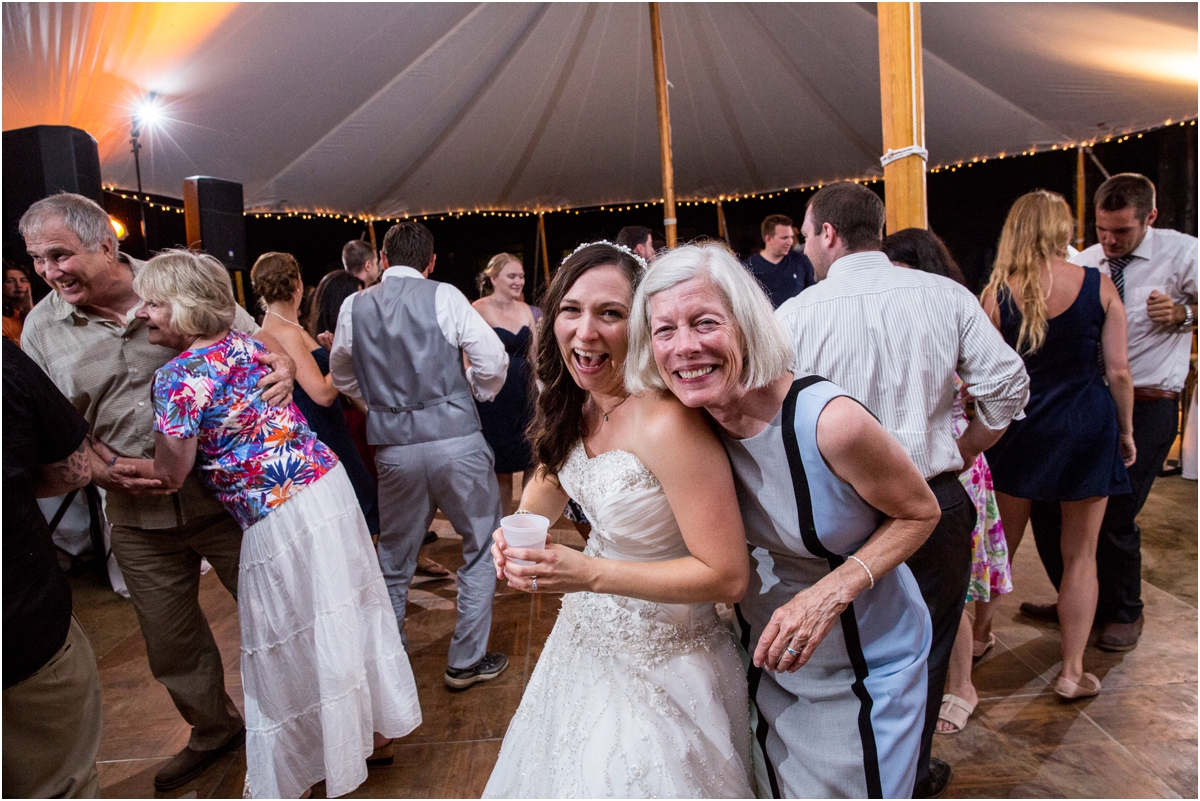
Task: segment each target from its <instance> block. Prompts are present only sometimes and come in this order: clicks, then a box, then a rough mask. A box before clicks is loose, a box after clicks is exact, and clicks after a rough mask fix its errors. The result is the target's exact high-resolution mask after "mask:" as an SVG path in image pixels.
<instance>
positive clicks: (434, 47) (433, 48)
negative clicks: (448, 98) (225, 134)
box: [261, 3, 488, 187]
mask: <svg viewBox="0 0 1200 801" xmlns="http://www.w3.org/2000/svg"><path fill="white" fill-rule="evenodd" d="M487 5H488V4H487V3H477V4H476V6H475V8H473V9H472V10H471V13H469V14H466V15H464V16H463V18H462V19H461V20H459V21H458V22H456V23H455V24H454V25H453V26H451V28H450V30H448V31H446V33H444V34H442V35H441V36H440V37H438V39H437V41H435V42H434V43H433V44H431V45H430V46H429V47H427V48H425V50H424V51H423V52H422V53H421V54H420V55H419V56H417V57H416V58H414V59H413V60H412V61H411V62H409V64H408V66H406V67H405V68H404V69H403V70H401V71H400V72H399V74H397V75H396V76H394V77H393V78H392V79H391V80H390V81H388V82H387V83H385V84H384V85H383V86H381V87H380V88H379V89H378V90H376V91H375V92H374V93H373V94H372V95H371V96H370V97H369V98H367V99H366V100H364V101H363V102H362V103H360V104H359V105H358V107H357V108H355V109H354V110H353V111H351V112H350V113H349V114H347V115H346V116H345V118H344V119H342V121H341V122H339V123H338V124H337V125H335V126H333V128H331V129H329V130H328V131H326V132H325V134H324V135H323V136H322V137H321V138H320V139H318V140H317V141H316V142H314V143H313V144H312V145H310V146H309V147H308V148H307V149H305V151H304V152H303V153H301V154H300V155H298V156H296V158H294V159H292V160H291V161H290V162H288V163H287V164H286V165H285V166H284V167H283V169H281V170H279V171H278V172H276V173H275V174H274V175H272V176H271V177H270V178H268V179H266V180H265V181H263V182H262V183H261V186H263V187H267V186H270V185H271V184H272V183H274V182H275V181H278V180H282V179H283V178H284V177H285V176H286V175H287V173H288V172H289V171H290V170H292V169H293V168H296V167H298V166H299V165H300V163H301V162H302V161H304V160H305V159H307V158H308V157H309V156H310V155H312V154H313V153H315V152H316V151H317V150H318V149H319V148H321V147H322V146H323V145H325V143H326V142H328V141H329V140H330V139H332V138H333V137H334V136H336V135H337V134H338V133H339V132H341V130H342V128H343V127H344V126H345V125H347V124H348V123H349V122H350V121H351V120H353V119H354V118H355V117H357V116H359V115H360V114H363V113H365V112H366V111H367V109H369V108H370V107H371V106H372V105H373V104H374V103H375V102H376V101H378V100H379V99H380V98H381V97H383V96H384V95H385V93H387V92H388V91H390V90H391V89H392V88H393V87H394V86H395V85H396V84H397V83H399V82H400V81H402V80H404V79H405V78H407V77H408V76H409V74H410V73H411V72H412V71H413V70H415V69H417V68H418V67H419V66H420V65H421V64H423V63H424V62H425V60H426V59H428V58H430V57H431V56H433V55H434V54H435V53H437V51H438V50H439V49H441V47H442V45H444V44H445V43H446V42H447V41H448V40H449V39H451V38H452V37H454V36H455V35H456V34H458V33H459V32H460V31H461V29H462V28H463V26H465V25H468V24H469V23H470V22H471V21H472V20H473V19H474V18H475V17H476V16H478V15H479V14H480V13H482V11H483V9H484V8H485V7H486V6H487Z"/></svg>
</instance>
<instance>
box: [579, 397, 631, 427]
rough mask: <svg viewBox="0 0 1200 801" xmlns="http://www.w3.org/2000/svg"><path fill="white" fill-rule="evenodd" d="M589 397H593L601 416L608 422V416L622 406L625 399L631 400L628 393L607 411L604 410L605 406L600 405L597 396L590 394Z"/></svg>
mask: <svg viewBox="0 0 1200 801" xmlns="http://www.w3.org/2000/svg"><path fill="white" fill-rule="evenodd" d="M588 397H590V398H591V399H592V403H593V404H594V405H595V406H596V410H597V411H598V412H600V416H601V417H603V418H604V422H606V423H607V422H608V416H609V415H610V414H612V413H613V412H615V411H616V410H617V407H618V406H620V405H621V404H622V403H624V402H625V401H627V400H629V396H628V395H626V396H625V397H623V398H621V399H620V400H619V401H617V402H616V403H614V404H613V407H612V408H611V409H609V410H608V411H607V412H606V411H604V407H603V406H601V405H600V402H599V401H598V400H596V397H595V396H594V395H589V396H588Z"/></svg>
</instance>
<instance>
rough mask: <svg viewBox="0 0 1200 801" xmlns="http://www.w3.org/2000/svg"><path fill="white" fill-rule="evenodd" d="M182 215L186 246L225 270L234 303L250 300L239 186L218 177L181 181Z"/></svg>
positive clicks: (198, 177)
mask: <svg viewBox="0 0 1200 801" xmlns="http://www.w3.org/2000/svg"><path fill="white" fill-rule="evenodd" d="M183 216H184V221H185V224H186V225H187V240H188V247H190V248H193V249H199V250H202V251H204V252H205V253H208V254H209V255H211V256H214V257H215V258H217V259H218V260H220V262H221V263H222V264H224V265H225V267H226V268H227V269H228V270H229V272H230V275H231V276H232V278H233V289H234V292H235V294H236V295H237V301H238V303H240V304H242V306H243V307H245V308H246V309H249V308H250V305H249V302H250V301H251V300H252V298H251V297H250V295H251V294H252V293H251V292H248V291H247V289H248V287H249V285H250V280H249V278H250V276H249V275H248V274H247V273H248V270H249V267H248V265H247V264H246V218H245V217H244V216H243V215H242V185H241V184H239V183H236V182H234V181H223V180H221V179H220V178H209V177H208V176H204V175H193V176H192V177H191V178H185V179H183Z"/></svg>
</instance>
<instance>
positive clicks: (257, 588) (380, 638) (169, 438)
mask: <svg viewBox="0 0 1200 801" xmlns="http://www.w3.org/2000/svg"><path fill="white" fill-rule="evenodd" d="M134 287H135V289H136V290H137V292H138V294H139V295H140V297H141V298H142V300H143V301H144V304H143V305H142V306H141V307H139V309H138V312H137V316H138V317H140V318H142V319H143V320H145V321H146V322H145V325H146V326H147V327H148V329H149V337H150V342H151V343H153V344H158V345H163V346H165V347H169V348H172V349H178V350H181V351H183V352H182V353H180V354H179V356H178V357H177V358H176V359H174V360H172V361H171V362H168V363H167V364H166V365H164V366H163V367H162V368H161V369H160V370H159V371H158V373H157V374H156V375H155V377H154V394H153V397H154V414H155V422H154V429H155V448H154V459H153V460H149V459H124V458H121V459H116V460H115V465H114V469H115V470H118V471H119V472H123V473H124V474H126V475H140V476H145V477H152V478H157V479H159V480H161V481H162V482H163V485H164V486H165V487H168V488H172V489H173V488H177V487H179V486H180V485H182V483H183V480H184V478H185V477H186V476H187V474H188V473H189V472H191V470H192V467H193V465H195V464H196V463H197V462H198V463H199V469H200V471H201V475H202V476H203V477H204V480H205V483H206V485H207V486H208V487H209V488H211V489H212V490H213V492H214V493H215V494H216V496H217V498H218V499H220V501H221V502H222V503H223V504H224V505H225V507H226V508H227V509H228V510H229V512H230V513H231V514H232V515H233V516H234V517H235V518H237V520H238V522H240V523H241V524H242V528H243V529H245V535H244V537H243V540H242V553H241V567H240V570H239V574H238V617H239V620H240V622H241V631H242V686H243V688H244V690H245V697H246V789H247V792H248V795H249V796H250V797H253V798H297V797H300V796H302V795H303V794H305V793H306V792H308V790H309V789H310V788H311V787H312V785H314V784H315V783H317V782H319V781H321V780H324V781H325V783H326V790H327V793H328V796H329V797H331V798H332V797H334V796H339V795H344V794H346V793H348V792H350V791H351V790H353V789H354V788H356V787H357V786H358V785H359V784H361V783H362V782H363V781H364V780H365V779H366V777H367V760H368V758H370V757H372V755H373V754H375V749H376V748H377V747H379V746H386V745H387V744H388V743H390V740H389V739H388V738H394V737H403V736H404V735H406V734H408V733H409V732H410V731H412V730H413V729H414V728H416V727H417V726H418V725H419V724H420V723H421V710H420V707H419V705H418V703H417V689H416V684H415V682H414V681H413V675H412V669H411V668H410V667H409V663H408V657H407V655H406V654H405V653H404V648H403V646H402V645H401V643H400V634H399V630H398V628H397V626H396V616H395V614H394V613H393V611H392V604H391V601H390V600H389V598H388V593H387V588H386V587H385V585H384V582H383V575H382V574H381V572H380V570H379V562H378V561H377V559H376V556H375V553H374V551H373V550H372V548H371V540H370V535H369V534H368V532H367V526H366V522H365V521H364V520H363V516H362V512H361V511H360V510H359V505H358V501H357V499H356V498H355V495H354V489H353V487H352V486H351V484H350V481H349V479H348V478H347V476H346V471H345V468H343V467H342V465H341V464H339V463H338V460H337V457H336V456H335V455H334V454H333V452H332V451H330V450H329V449H328V448H327V447H325V446H324V445H322V444H321V442H320V441H319V440H318V439H317V438H316V436H315V435H314V434H313V433H312V431H311V430H309V428H308V425H307V424H306V422H305V420H304V416H303V415H302V414H301V413H300V411H299V409H297V408H296V406H295V405H293V404H290V403H289V404H288V405H287V406H269V405H267V404H266V403H264V402H263V400H262V397H261V395H260V393H259V390H258V389H257V387H256V384H257V382H258V380H259V378H261V376H262V374H263V372H264V368H263V367H262V366H261V365H260V364H259V363H258V360H257V356H258V354H259V353H263V352H265V349H264V348H263V346H262V345H261V344H260V343H258V342H256V341H255V340H254V339H251V338H249V337H248V336H246V335H244V334H242V333H240V332H238V331H233V330H231V329H230V327H229V326H230V324H231V323H232V321H233V313H234V299H233V291H232V287H231V286H230V283H229V275H228V273H227V272H226V271H225V268H224V267H223V266H222V265H221V264H220V262H218V261H217V260H216V259H213V258H212V257H211V256H204V255H196V254H192V253H188V252H187V251H182V250H177V251H167V252H166V253H163V254H162V255H160V256H157V257H155V258H153V259H151V260H150V261H149V262H147V263H146V265H145V266H144V267H143V268H142V269H141V270H140V271H139V272H138V274H137V275H136V276H135V278H134ZM373 733H374V736H373ZM378 755H379V754H376V756H378Z"/></svg>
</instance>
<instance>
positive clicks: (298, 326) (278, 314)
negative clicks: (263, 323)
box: [267, 309, 304, 331]
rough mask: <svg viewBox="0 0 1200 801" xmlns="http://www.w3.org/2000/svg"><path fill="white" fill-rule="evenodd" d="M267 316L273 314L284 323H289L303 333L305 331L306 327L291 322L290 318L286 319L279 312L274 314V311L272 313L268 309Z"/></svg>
mask: <svg viewBox="0 0 1200 801" xmlns="http://www.w3.org/2000/svg"><path fill="white" fill-rule="evenodd" d="M267 314H273V315H275V316H276V317H278V318H279V319H280V320H283V321H284V322H285V323H287V324H288V325H294V326H296V327H297V328H299V329H300V330H301V331H303V330H304V326H302V325H300V323H293V322H292V321H291V320H289V319H288V318H286V317H284V316H283V315H282V314H280V313H279V312H273V311H271V310H270V309H267Z"/></svg>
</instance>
